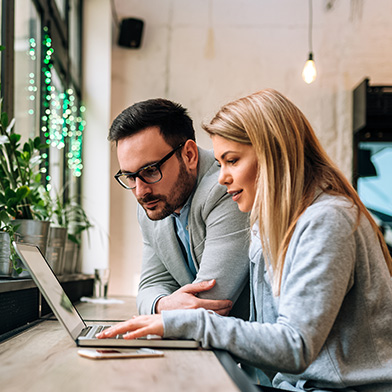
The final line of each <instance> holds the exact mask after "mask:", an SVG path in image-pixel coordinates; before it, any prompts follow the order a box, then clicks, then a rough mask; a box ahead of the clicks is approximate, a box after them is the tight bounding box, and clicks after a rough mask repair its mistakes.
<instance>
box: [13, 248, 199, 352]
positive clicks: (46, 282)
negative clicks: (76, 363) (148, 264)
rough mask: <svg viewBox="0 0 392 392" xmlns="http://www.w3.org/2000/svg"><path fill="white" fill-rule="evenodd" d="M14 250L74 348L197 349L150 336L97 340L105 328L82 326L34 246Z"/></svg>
mask: <svg viewBox="0 0 392 392" xmlns="http://www.w3.org/2000/svg"><path fill="white" fill-rule="evenodd" d="M13 245H14V248H15V250H16V252H17V254H18V255H19V257H20V258H21V260H22V261H23V263H24V265H25V266H26V267H27V269H28V270H29V272H30V274H31V276H32V278H33V280H34V281H35V283H36V285H37V286H38V288H39V290H40V291H41V293H42V295H43V296H44V298H45V299H46V302H47V303H48V304H49V306H50V308H51V309H52V311H53V313H54V314H55V316H56V317H57V319H58V320H59V321H60V323H61V324H62V325H63V327H64V328H65V329H66V330H67V332H68V333H69V335H70V336H71V338H72V339H73V340H74V341H75V343H76V345H77V346H81V347H121V348H127V347H157V348H158V347H160V348H187V349H191V348H198V347H200V343H199V342H197V341H195V340H185V339H184V340H183V339H162V338H161V337H160V336H156V335H150V336H147V337H143V338H138V339H133V340H126V339H123V338H122V336H121V335H118V336H117V337H115V338H108V339H97V338H96V337H95V335H96V334H97V333H99V332H101V331H102V330H103V329H106V328H109V326H108V325H90V326H88V325H86V323H85V322H84V320H83V319H82V317H81V316H80V314H79V312H78V311H77V310H76V308H75V307H74V306H73V304H72V302H71V301H70V300H69V298H68V296H67V295H66V294H65V292H64V290H63V288H62V287H61V285H60V282H59V281H58V279H57V277H56V275H55V274H54V273H53V271H52V269H51V267H50V266H49V264H48V262H47V261H46V259H45V257H44V256H43V254H42V253H41V251H40V249H39V248H38V246H35V245H30V244H26V243H16V242H13Z"/></svg>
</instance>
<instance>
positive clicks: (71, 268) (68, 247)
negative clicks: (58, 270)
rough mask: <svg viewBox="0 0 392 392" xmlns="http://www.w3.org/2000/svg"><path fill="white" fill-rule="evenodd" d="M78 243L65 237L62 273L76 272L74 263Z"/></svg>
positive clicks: (76, 256)
mask: <svg viewBox="0 0 392 392" xmlns="http://www.w3.org/2000/svg"><path fill="white" fill-rule="evenodd" d="M78 248H79V246H78V244H76V243H75V242H73V241H71V240H70V239H68V238H67V239H66V241H65V251H64V273H65V274H74V273H75V272H76V263H77V258H78Z"/></svg>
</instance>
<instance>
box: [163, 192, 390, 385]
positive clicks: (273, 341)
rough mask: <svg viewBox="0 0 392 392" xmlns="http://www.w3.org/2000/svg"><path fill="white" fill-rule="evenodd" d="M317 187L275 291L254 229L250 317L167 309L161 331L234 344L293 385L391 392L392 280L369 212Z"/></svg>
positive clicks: (248, 359)
mask: <svg viewBox="0 0 392 392" xmlns="http://www.w3.org/2000/svg"><path fill="white" fill-rule="evenodd" d="M356 218H357V209H356V208H355V207H352V206H351V204H350V203H349V202H348V201H347V200H346V199H344V198H341V197H336V196H330V195H326V194H322V195H321V196H320V197H318V198H317V199H316V201H315V202H314V203H313V204H312V205H311V206H310V207H309V208H308V209H307V210H306V211H305V213H304V214H303V215H302V216H301V218H300V219H299V220H298V223H297V225H296V228H295V231H294V234H293V237H292V239H291V241H290V244H289V248H288V251H287V255H286V260H285V266H284V270H283V275H282V285H281V291H280V295H279V296H278V297H276V296H274V295H273V294H272V289H271V284H270V274H269V273H268V272H267V268H266V266H265V263H264V258H263V255H262V250H261V244H260V238H259V234H258V229H257V226H255V227H254V229H253V230H252V243H251V246H250V260H251V263H250V279H251V286H252V292H251V296H252V297H251V318H250V321H242V320H239V319H235V318H231V317H230V318H229V317H221V316H219V315H217V314H215V313H214V312H211V311H206V310H204V309H197V310H189V311H188V310H175V311H167V312H163V322H164V329H165V335H164V336H165V337H186V338H193V339H196V340H199V341H201V343H202V345H203V346H204V347H208V346H212V347H216V348H221V349H225V350H228V351H230V352H231V353H232V354H234V355H235V356H236V357H238V358H239V359H240V360H241V361H242V362H244V363H247V364H250V365H253V366H255V367H258V368H260V369H262V370H264V371H266V372H268V373H270V374H271V372H273V373H275V377H274V379H273V385H274V386H276V387H280V388H285V389H288V390H292V391H304V390H305V391H327V390H328V391H331V390H338V391H344V392H348V391H361V392H362V391H372V392H373V391H374V392H376V391H383V392H386V391H392V281H391V278H390V275H389V272H388V269H387V267H386V264H385V261H384V257H383V254H382V252H381V248H380V245H379V243H378V240H377V238H376V236H375V234H374V232H373V230H372V228H371V226H370V223H369V222H368V220H367V219H366V218H365V217H362V218H361V221H360V224H359V227H358V228H357V230H355V225H356Z"/></svg>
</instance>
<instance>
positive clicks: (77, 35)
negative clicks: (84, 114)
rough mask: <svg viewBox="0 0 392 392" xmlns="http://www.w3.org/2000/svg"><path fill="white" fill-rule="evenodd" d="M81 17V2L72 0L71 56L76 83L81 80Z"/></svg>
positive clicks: (70, 24) (70, 26)
mask: <svg viewBox="0 0 392 392" xmlns="http://www.w3.org/2000/svg"><path fill="white" fill-rule="evenodd" d="M80 16H81V14H80V0H71V2H70V18H69V37H70V38H69V50H70V53H69V54H70V59H71V74H72V78H73V80H74V81H79V80H80V45H81V31H80ZM79 88H80V86H79Z"/></svg>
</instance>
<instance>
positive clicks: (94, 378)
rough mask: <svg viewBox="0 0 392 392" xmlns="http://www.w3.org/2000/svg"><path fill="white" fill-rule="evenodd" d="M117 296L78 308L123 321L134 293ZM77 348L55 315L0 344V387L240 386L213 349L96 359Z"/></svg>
mask: <svg viewBox="0 0 392 392" xmlns="http://www.w3.org/2000/svg"><path fill="white" fill-rule="evenodd" d="M120 299H122V300H124V303H122V304H110V305H108V304H92V303H81V304H79V305H77V308H78V310H79V312H80V313H81V315H82V317H83V318H84V319H85V320H107V321H111V320H124V319H126V318H129V317H131V316H132V315H133V314H136V301H135V299H134V298H120ZM77 350H78V348H77V347H76V345H75V343H74V342H73V340H72V339H71V338H70V337H69V335H68V334H67V332H66V331H65V330H64V329H63V328H62V327H61V325H60V324H59V322H58V321H57V320H55V319H50V320H45V321H43V322H41V323H39V324H37V325H35V326H34V327H32V328H30V329H28V330H26V331H24V332H22V333H21V334H19V335H16V336H14V337H13V338H11V339H9V340H6V341H4V342H3V343H1V344H0V385H1V391H3V392H14V391H15V392H21V391H29V392H30V391H31V392H34V391H37V392H38V391H39V392H42V391H72V392H74V391H97V392H99V391H105V392H108V391H143V392H149V391H154V392H155V391H167V392H175V391H181V392H182V391H186V392H192V391H203V392H208V391H213V392H219V391H222V392H230V391H238V390H240V389H239V387H238V386H237V384H236V383H234V382H233V380H232V378H231V377H230V376H229V374H228V373H227V372H226V370H225V368H224V367H223V366H222V365H221V363H220V361H219V360H218V358H217V356H216V355H215V354H214V352H213V351H212V350H202V349H199V350H174V349H164V350H162V351H164V354H165V355H164V357H161V358H122V359H109V360H99V361H98V360H91V359H87V358H82V357H80V356H79V355H78V354H77ZM251 387H253V386H252V385H251ZM241 389H242V388H241Z"/></svg>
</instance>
